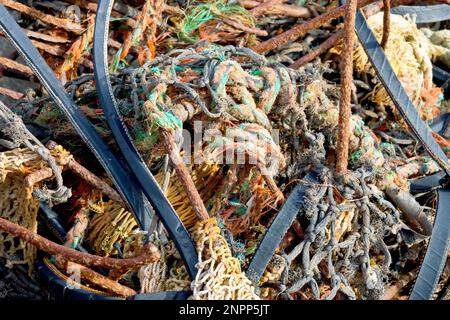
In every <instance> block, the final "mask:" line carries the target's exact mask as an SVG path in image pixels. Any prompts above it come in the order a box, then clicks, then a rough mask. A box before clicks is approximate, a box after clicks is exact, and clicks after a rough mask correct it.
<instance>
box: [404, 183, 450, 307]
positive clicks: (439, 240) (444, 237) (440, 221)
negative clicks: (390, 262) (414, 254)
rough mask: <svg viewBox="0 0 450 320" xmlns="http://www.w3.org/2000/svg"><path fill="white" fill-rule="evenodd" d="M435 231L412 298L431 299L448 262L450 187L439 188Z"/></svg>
mask: <svg viewBox="0 0 450 320" xmlns="http://www.w3.org/2000/svg"><path fill="white" fill-rule="evenodd" d="M437 193H438V205H437V210H436V218H435V221H434V228H433V233H432V234H431V239H430V242H429V244H428V248H427V252H426V254H425V258H424V260H423V262H422V266H421V267H420V271H419V275H418V276H417V279H416V282H415V284H414V288H413V291H412V293H411V295H410V297H409V299H410V300H430V299H431V298H432V296H433V294H434V291H435V288H436V285H437V284H438V282H439V278H440V276H441V274H442V270H443V269H444V266H445V263H446V262H447V255H448V250H449V237H450V228H449V226H450V188H446V189H438V191H437Z"/></svg>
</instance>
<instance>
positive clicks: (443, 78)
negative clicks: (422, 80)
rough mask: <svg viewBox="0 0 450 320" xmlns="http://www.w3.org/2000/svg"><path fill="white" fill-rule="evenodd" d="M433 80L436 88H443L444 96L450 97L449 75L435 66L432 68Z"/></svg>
mask: <svg viewBox="0 0 450 320" xmlns="http://www.w3.org/2000/svg"><path fill="white" fill-rule="evenodd" d="M433 80H434V83H436V85H438V86H444V87H443V89H444V95H445V96H446V97H448V96H450V73H449V72H447V71H445V70H444V69H441V68H439V67H437V66H433Z"/></svg>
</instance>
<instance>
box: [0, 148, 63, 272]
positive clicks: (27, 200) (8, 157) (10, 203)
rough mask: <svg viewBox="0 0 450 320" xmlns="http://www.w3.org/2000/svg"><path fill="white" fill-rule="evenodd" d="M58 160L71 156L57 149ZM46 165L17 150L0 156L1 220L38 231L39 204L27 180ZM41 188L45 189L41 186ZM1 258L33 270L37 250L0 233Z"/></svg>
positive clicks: (22, 150) (39, 158) (61, 149)
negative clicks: (25, 265)
mask: <svg viewBox="0 0 450 320" xmlns="http://www.w3.org/2000/svg"><path fill="white" fill-rule="evenodd" d="M51 154H52V156H54V157H55V158H56V159H57V160H58V159H62V158H66V157H68V156H69V153H68V152H67V151H66V150H64V149H63V148H62V147H60V146H58V147H56V148H55V149H54V150H52V151H51ZM47 167H48V164H47V162H45V161H43V160H42V159H41V157H40V156H39V155H38V154H36V153H34V152H33V151H30V150H28V149H14V150H10V151H5V152H1V153H0V216H1V217H2V218H5V219H8V220H9V221H11V222H15V223H17V224H19V225H21V226H23V227H25V228H27V229H29V230H31V231H33V232H36V231H37V213H38V209H39V202H38V201H37V200H36V199H34V198H33V196H32V192H33V186H28V185H27V184H26V183H25V177H26V176H27V175H29V174H30V173H32V172H35V171H37V170H39V169H42V168H47ZM38 185H42V182H41V183H39V184H38ZM0 256H2V257H4V258H6V260H7V265H8V266H12V265H14V264H27V265H28V268H29V271H31V270H32V268H33V264H34V260H35V258H36V248H35V247H34V246H33V245H31V244H27V243H26V242H24V241H22V240H19V239H17V238H15V237H13V236H11V235H10V234H8V233H2V232H0Z"/></svg>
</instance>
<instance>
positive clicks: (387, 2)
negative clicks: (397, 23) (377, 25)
mask: <svg viewBox="0 0 450 320" xmlns="http://www.w3.org/2000/svg"><path fill="white" fill-rule="evenodd" d="M390 30H391V0H383V37H382V38H381V44H380V45H381V47H382V48H383V50H385V49H386V44H387V42H388V39H389V32H390Z"/></svg>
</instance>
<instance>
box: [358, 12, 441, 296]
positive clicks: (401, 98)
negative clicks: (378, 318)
mask: <svg viewBox="0 0 450 320" xmlns="http://www.w3.org/2000/svg"><path fill="white" fill-rule="evenodd" d="M355 29H356V33H357V35H358V38H359V40H360V42H361V45H362V46H363V48H364V51H365V52H366V54H367V56H368V57H369V60H370V62H371V64H372V66H373V68H374V70H375V72H376V73H377V75H378V78H379V80H380V81H381V83H382V84H383V86H384V88H385V89H386V91H387V92H388V94H389V96H390V97H391V99H392V102H394V104H395V106H396V108H397V110H398V111H399V113H400V114H401V116H402V117H403V119H404V120H405V122H406V123H407V124H408V126H409V128H410V129H411V131H412V133H413V134H414V136H415V138H416V139H418V140H419V142H421V143H422V145H423V146H424V148H425V149H426V150H427V151H428V153H429V154H430V156H431V157H432V158H433V159H434V160H435V161H436V162H437V163H438V164H439V165H440V166H441V167H442V169H443V170H444V172H445V174H446V177H445V178H448V177H449V166H448V159H447V156H446V155H445V153H444V152H443V151H442V149H441V148H440V146H439V145H438V144H437V143H436V141H435V140H434V138H433V136H432V135H431V130H430V128H429V127H428V126H427V124H425V123H424V122H423V121H422V119H421V118H420V115H419V113H418V112H417V110H416V108H415V107H414V105H413V104H412V102H411V101H410V100H409V98H408V96H407V95H406V93H405V91H404V89H403V87H402V85H401V83H400V81H399V80H398V78H397V76H396V75H395V73H394V71H393V70H392V67H391V65H390V63H389V61H388V60H387V58H386V56H385V55H384V52H383V50H382V48H381V47H380V45H379V44H378V42H377V40H376V38H375V36H374V35H373V33H372V31H371V30H370V28H369V26H368V25H367V22H366V19H365V18H364V16H363V14H362V12H361V10H357V11H356V21H355ZM443 180H445V179H441V180H440V181H441V182H442V181H443ZM438 193H439V197H440V200H439V202H440V204H439V205H438V210H437V214H436V220H435V223H434V228H433V233H432V235H431V239H430V243H429V245H428V248H427V252H426V254H425V259H424V261H423V263H422V266H421V268H420V271H419V276H418V278H417V281H416V284H415V286H414V290H413V292H412V294H411V297H410V298H411V299H430V298H431V296H432V293H433V292H434V289H435V287H436V284H437V282H438V281H439V277H440V274H441V272H442V268H443V265H444V264H445V262H446V260H447V254H446V252H445V250H447V249H448V235H449V231H450V209H449V208H450V196H449V194H448V193H449V191H448V189H445V190H439V191H438ZM443 250H444V251H443ZM430 292H431V293H430Z"/></svg>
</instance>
